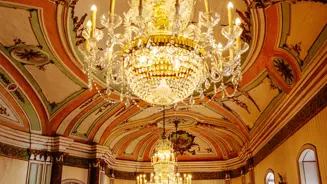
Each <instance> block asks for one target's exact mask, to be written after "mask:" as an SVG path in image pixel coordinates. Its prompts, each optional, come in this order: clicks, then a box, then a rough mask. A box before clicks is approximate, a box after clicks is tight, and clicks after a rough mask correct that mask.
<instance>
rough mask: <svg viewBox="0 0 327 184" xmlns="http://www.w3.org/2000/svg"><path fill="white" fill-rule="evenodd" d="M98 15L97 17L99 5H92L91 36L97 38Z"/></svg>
mask: <svg viewBox="0 0 327 184" xmlns="http://www.w3.org/2000/svg"><path fill="white" fill-rule="evenodd" d="M96 17H97V7H96V6H95V5H93V6H92V7H91V20H92V29H91V38H95V28H96Z"/></svg>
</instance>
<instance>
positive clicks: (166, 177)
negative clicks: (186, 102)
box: [136, 108, 192, 184]
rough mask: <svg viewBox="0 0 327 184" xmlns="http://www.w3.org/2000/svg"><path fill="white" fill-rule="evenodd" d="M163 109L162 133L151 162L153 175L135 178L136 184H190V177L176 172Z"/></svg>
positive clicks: (175, 163)
mask: <svg viewBox="0 0 327 184" xmlns="http://www.w3.org/2000/svg"><path fill="white" fill-rule="evenodd" d="M165 125H166V123H165V108H163V129H164V130H163V133H162V136H161V138H160V139H159V140H158V142H157V144H156V148H155V153H154V155H153V156H152V159H151V162H152V166H153V169H154V173H151V175H150V176H147V175H146V174H141V175H138V176H137V177H136V183H137V184H191V182H192V175H190V174H183V175H182V174H180V173H178V172H177V157H176V156H175V153H174V149H173V144H172V143H171V141H169V140H168V138H167V136H166V127H165Z"/></svg>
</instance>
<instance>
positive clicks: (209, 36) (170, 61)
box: [80, 0, 248, 106]
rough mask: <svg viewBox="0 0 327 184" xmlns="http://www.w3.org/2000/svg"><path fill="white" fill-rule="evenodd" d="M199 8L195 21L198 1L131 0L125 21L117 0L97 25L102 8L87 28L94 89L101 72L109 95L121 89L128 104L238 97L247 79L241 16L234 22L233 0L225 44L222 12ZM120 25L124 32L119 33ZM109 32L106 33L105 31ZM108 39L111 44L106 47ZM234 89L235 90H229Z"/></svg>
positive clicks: (85, 49)
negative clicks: (217, 35) (218, 37)
mask: <svg viewBox="0 0 327 184" xmlns="http://www.w3.org/2000/svg"><path fill="white" fill-rule="evenodd" d="M204 2H205V7H206V12H205V13H204V12H199V19H198V23H197V24H194V23H192V21H191V19H192V17H193V12H194V9H193V8H194V5H195V3H196V2H195V0H131V3H130V6H131V7H130V9H129V11H128V12H126V13H124V14H123V19H124V20H123V19H122V18H121V17H120V16H119V15H116V14H115V13H114V9H115V0H111V3H110V11H109V13H108V15H102V17H101V24H102V25H103V26H104V27H105V28H106V31H104V30H103V29H97V28H96V11H97V9H96V7H95V6H92V8H91V20H90V21H88V22H87V27H86V29H85V30H84V31H83V36H84V38H85V40H86V41H85V43H84V45H83V46H81V47H80V51H81V52H82V54H83V56H84V64H85V72H86V73H87V74H88V77H89V87H90V88H92V86H93V84H92V83H93V79H94V75H95V74H98V73H100V74H102V75H98V76H104V77H105V79H106V88H107V90H106V93H111V92H112V91H113V90H117V91H119V92H120V96H121V101H123V100H124V99H125V98H126V102H125V103H126V104H129V103H130V100H131V99H133V98H135V97H138V98H140V99H142V100H144V101H146V102H148V103H150V104H152V105H160V106H162V105H164V106H168V105H172V104H177V103H179V102H183V103H185V99H186V98H188V97H190V98H189V103H190V104H194V103H195V98H200V99H203V98H204V97H205V95H207V94H213V96H215V94H216V93H222V95H223V96H225V95H227V96H233V95H234V94H235V92H236V90H237V87H238V82H239V80H241V54H243V53H244V52H245V51H246V50H247V49H248V44H247V43H244V42H243V41H241V40H240V35H241V34H242V28H241V27H240V24H241V21H240V19H238V18H237V19H236V20H235V24H233V21H232V9H233V5H232V3H229V4H228V20H229V24H228V26H225V27H223V28H222V31H221V33H222V35H223V36H224V37H225V38H226V39H227V44H226V45H225V46H223V45H222V44H220V43H217V42H216V40H215V37H214V31H213V30H214V27H215V26H216V25H217V24H218V22H219V20H220V16H219V15H218V14H217V13H215V14H213V13H212V12H210V8H209V4H208V0H204ZM118 27H123V28H124V31H123V32H122V31H120V32H118V33H116V32H115V31H116V30H117V28H118ZM105 32H106V33H107V36H104V33H105ZM104 37H105V39H106V44H105V48H101V47H100V45H101V43H102V42H103V41H102V39H104ZM228 87H230V90H227V88H228Z"/></svg>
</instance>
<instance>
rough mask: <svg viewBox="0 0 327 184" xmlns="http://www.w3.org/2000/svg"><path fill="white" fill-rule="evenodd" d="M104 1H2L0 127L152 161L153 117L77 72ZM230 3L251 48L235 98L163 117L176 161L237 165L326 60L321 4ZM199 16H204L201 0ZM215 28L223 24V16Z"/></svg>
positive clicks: (122, 6) (325, 11) (156, 120)
mask: <svg viewBox="0 0 327 184" xmlns="http://www.w3.org/2000/svg"><path fill="white" fill-rule="evenodd" d="M108 2H109V1H104V0H89V1H82V0H42V1H35V0H5V1H0V23H1V25H4V26H1V28H0V52H1V54H0V64H1V65H0V124H2V125H5V126H7V127H10V128H13V129H17V130H21V131H25V132H33V133H36V134H42V135H50V136H51V135H62V136H64V137H70V138H73V139H74V140H76V141H77V142H82V143H89V144H100V145H105V146H107V147H109V148H110V149H111V150H112V152H113V154H114V156H115V157H116V158H117V159H121V160H129V161H150V158H151V155H152V153H153V150H154V145H155V144H156V141H157V140H158V139H159V138H160V136H161V134H162V131H163V126H162V114H161V112H159V108H156V107H152V106H150V105H148V104H147V103H145V102H143V101H140V100H138V99H135V100H134V102H133V103H131V104H129V105H125V102H121V103H112V102H111V100H119V95H118V93H117V92H115V91H113V92H112V93H111V95H109V96H103V95H101V94H99V93H98V92H97V90H95V89H94V90H89V89H88V87H87V76H86V75H85V74H84V73H83V67H82V64H81V63H82V62H81V61H82V59H83V58H82V56H81V54H80V53H79V51H78V49H77V46H78V45H79V44H81V43H83V42H84V39H83V37H82V36H81V31H82V30H83V28H84V22H86V20H88V19H89V18H90V17H89V7H90V6H91V5H92V4H96V5H97V6H98V7H100V9H99V11H100V12H105V11H106V10H107V8H109V3H108ZM209 2H210V3H211V4H212V10H213V11H217V12H218V13H220V14H221V15H225V14H226V15H227V9H226V8H225V7H226V5H227V3H228V1H227V0H223V1H219V3H218V2H216V1H214V0H209ZM233 3H234V4H235V7H237V8H238V9H236V10H235V12H233V13H234V14H235V15H234V16H239V17H241V19H242V26H243V28H244V30H245V31H244V33H243V35H242V39H243V40H246V41H247V42H249V43H250V49H249V52H248V53H247V55H246V56H245V57H244V58H243V60H244V64H243V79H242V81H241V84H240V90H239V92H238V93H237V94H236V95H235V97H233V98H226V97H222V96H209V97H206V98H204V99H203V100H200V101H196V104H195V105H193V106H178V107H176V108H172V109H167V110H166V116H167V117H166V120H167V132H168V134H169V137H170V139H171V140H172V142H173V143H174V145H175V149H176V150H177V152H178V155H179V156H178V159H179V160H180V161H217V160H228V159H233V158H237V157H238V156H239V155H240V152H241V151H242V150H244V149H245V147H246V146H247V145H248V144H249V142H250V141H251V139H252V138H253V137H254V136H255V135H256V134H257V132H259V131H260V130H261V129H262V127H263V125H265V123H266V120H267V119H269V117H271V116H273V115H274V113H275V112H276V110H278V109H279V108H280V107H281V106H284V105H287V102H288V98H289V96H290V94H291V93H292V89H293V88H294V87H295V86H296V85H300V84H301V83H302V79H303V77H304V76H306V75H307V74H308V73H310V72H312V71H310V65H312V64H313V63H314V62H313V61H314V60H316V59H317V55H318V54H321V52H323V53H326V50H327V49H326V38H327V24H326V23H327V19H326V17H327V5H326V2H325V1H323V0H322V1H319V0H318V1H290V2H287V1H279V0H273V1H261V0H254V1H251V0H249V1H243V0H235V1H234V2H233ZM127 8H128V3H127V1H117V12H120V13H121V14H122V13H123V11H125V10H127ZM196 9H199V10H201V9H204V7H203V5H202V3H201V1H198V2H197V5H196ZM196 12H197V11H196ZM194 17H197V15H194ZM9 20H10V21H9ZM194 22H196V18H194ZM220 24H221V25H225V24H227V17H224V16H222V20H221V23H220ZM216 31H217V32H218V31H219V27H218V29H217V30H216ZM217 35H219V34H217ZM217 38H218V39H219V38H220V37H217ZM102 86H103V81H102V79H101V77H99V78H98V80H97V85H96V88H97V89H98V90H100V91H101V90H105V89H103V87H102ZM108 99H110V100H108ZM176 122H178V123H177V124H178V127H177V130H176V127H175V125H176Z"/></svg>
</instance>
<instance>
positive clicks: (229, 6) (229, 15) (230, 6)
mask: <svg viewBox="0 0 327 184" xmlns="http://www.w3.org/2000/svg"><path fill="white" fill-rule="evenodd" d="M227 7H228V25H229V26H232V23H233V21H232V19H233V17H232V9H233V7H234V6H233V3H232V2H229V3H228V6H227Z"/></svg>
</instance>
